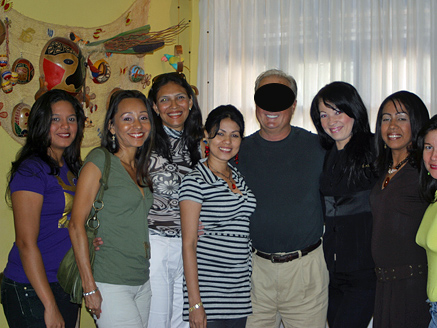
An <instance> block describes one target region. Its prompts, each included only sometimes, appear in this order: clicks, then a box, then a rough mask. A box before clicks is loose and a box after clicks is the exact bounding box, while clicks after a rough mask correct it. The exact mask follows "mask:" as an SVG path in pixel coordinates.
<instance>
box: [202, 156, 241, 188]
mask: <svg viewBox="0 0 437 328" xmlns="http://www.w3.org/2000/svg"><path fill="white" fill-rule="evenodd" d="M208 162H209V161H208V160H207V161H206V166H208V168H209V169H210V170H211V171H213V172H215V173H217V174H220V175H221V176H222V177H224V178H226V179H228V180H229V182H230V183H231V185H232V189H233V190H235V189H237V186H236V185H235V183H233V182H232V170H231V172H229V176H226V175H224V174H223V173H221V172H219V171H217V170H216V169H214V168H213V167H212V166H209V163H208Z"/></svg>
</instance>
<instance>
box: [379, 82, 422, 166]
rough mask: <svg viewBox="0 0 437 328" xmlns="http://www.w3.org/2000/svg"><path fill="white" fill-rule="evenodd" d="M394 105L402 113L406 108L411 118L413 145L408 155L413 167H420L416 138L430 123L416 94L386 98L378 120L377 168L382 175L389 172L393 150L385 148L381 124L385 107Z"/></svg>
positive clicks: (396, 94)
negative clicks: (423, 127) (427, 123)
mask: <svg viewBox="0 0 437 328" xmlns="http://www.w3.org/2000/svg"><path fill="white" fill-rule="evenodd" d="M389 102H391V103H393V105H394V106H395V108H396V111H397V112H402V111H403V109H402V107H401V106H404V108H405V109H406V111H407V113H408V116H409V117H410V125H411V137H412V140H411V141H412V143H411V146H410V147H408V153H409V156H410V160H409V163H410V164H411V165H412V166H413V167H418V165H417V161H418V157H417V150H416V147H415V145H416V138H417V134H418V133H419V130H420V129H421V128H422V126H424V125H425V124H426V122H428V120H429V113H428V109H427V108H426V106H425V104H424V103H423V101H422V99H420V98H419V97H418V96H417V95H416V94H414V93H412V92H408V91H398V92H395V93H393V94H392V95H390V96H388V97H387V98H385V100H384V101H383V102H382V104H381V106H380V107H379V110H378V116H377V119H376V127H375V134H376V140H375V141H376V162H375V164H376V167H377V169H378V171H379V172H380V173H382V172H384V171H385V170H387V168H388V166H389V165H390V162H391V161H392V155H391V149H390V148H389V147H384V145H385V142H384V140H383V139H382V135H381V122H382V111H383V109H384V107H385V106H386V105H387V104H388V103H389Z"/></svg>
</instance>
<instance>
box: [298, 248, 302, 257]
mask: <svg viewBox="0 0 437 328" xmlns="http://www.w3.org/2000/svg"><path fill="white" fill-rule="evenodd" d="M297 254H298V255H299V256H298V259H300V258H301V257H302V251H301V250H298V251H297Z"/></svg>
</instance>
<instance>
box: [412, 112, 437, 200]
mask: <svg viewBox="0 0 437 328" xmlns="http://www.w3.org/2000/svg"><path fill="white" fill-rule="evenodd" d="M435 130H437V115H434V116H433V117H432V118H431V119H430V120H429V121H428V123H426V124H425V125H424V126H423V128H422V129H421V130H420V131H419V134H418V135H417V153H418V154H419V155H420V156H423V150H424V148H425V138H426V136H427V134H428V133H430V132H431V131H435ZM420 163H421V164H420V168H419V172H420V174H419V184H420V191H421V193H422V196H423V198H425V200H426V201H427V202H429V203H434V202H435V192H436V190H437V180H436V179H434V178H433V177H432V176H431V175H429V173H428V170H427V169H426V167H425V163H424V162H423V160H421V161H420Z"/></svg>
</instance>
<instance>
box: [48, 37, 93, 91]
mask: <svg viewBox="0 0 437 328" xmlns="http://www.w3.org/2000/svg"><path fill="white" fill-rule="evenodd" d="M39 65H40V72H43V73H44V77H45V81H46V82H47V83H48V85H47V88H48V89H49V90H52V89H61V90H65V91H67V92H69V93H73V94H74V93H78V92H79V91H80V88H81V87H82V85H83V82H84V79H85V65H84V58H83V56H82V52H81V51H80V49H79V47H78V46H77V44H75V43H74V42H72V41H70V40H68V39H65V38H53V39H50V40H49V41H48V42H47V43H46V45H45V46H44V48H43V50H42V52H41V58H40V63H39Z"/></svg>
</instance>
